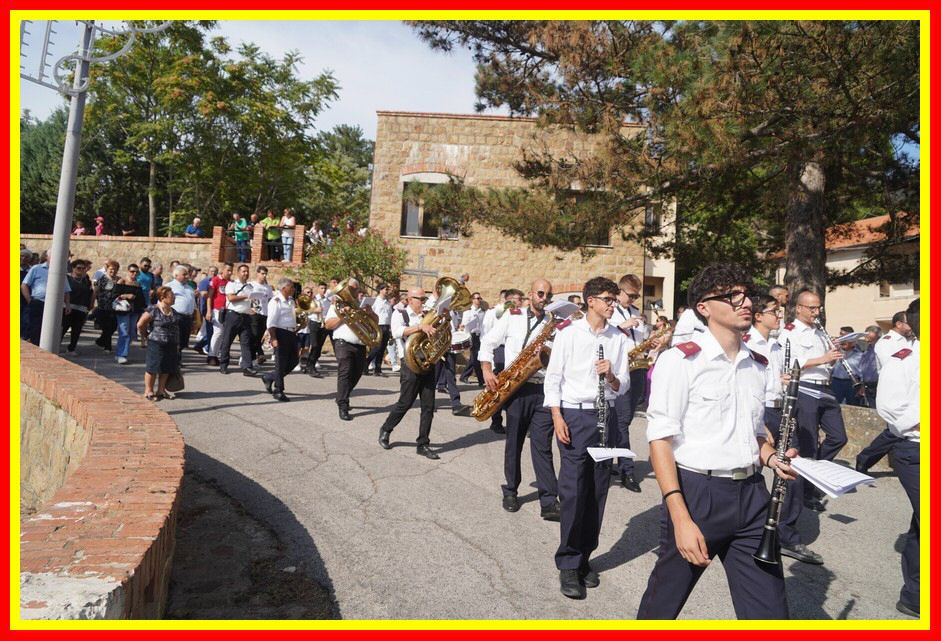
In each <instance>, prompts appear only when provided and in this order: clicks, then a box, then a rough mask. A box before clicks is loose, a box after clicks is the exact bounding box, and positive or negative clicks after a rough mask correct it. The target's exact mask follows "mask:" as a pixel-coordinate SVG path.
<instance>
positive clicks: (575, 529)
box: [530, 277, 630, 599]
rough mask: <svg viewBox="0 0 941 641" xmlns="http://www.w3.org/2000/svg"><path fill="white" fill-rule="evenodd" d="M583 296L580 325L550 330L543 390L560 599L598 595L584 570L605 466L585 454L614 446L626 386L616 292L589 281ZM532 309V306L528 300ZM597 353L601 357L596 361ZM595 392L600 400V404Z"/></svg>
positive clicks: (608, 284)
mask: <svg viewBox="0 0 941 641" xmlns="http://www.w3.org/2000/svg"><path fill="white" fill-rule="evenodd" d="M582 295H583V297H584V299H585V302H586V304H587V306H588V311H587V312H586V314H585V316H584V317H583V318H580V319H578V320H576V321H574V322H572V323H570V324H568V323H566V322H563V323H559V324H558V325H556V334H555V337H554V339H553V343H552V354H551V356H550V357H549V365H548V366H547V367H546V380H545V383H544V384H543V393H544V395H545V401H544V403H545V406H546V407H548V408H549V411H550V412H551V414H552V425H553V429H554V431H555V435H556V439H557V441H558V445H559V454H560V456H561V459H562V460H561V464H560V467H559V501H560V504H561V524H560V526H561V527H560V534H561V536H560V539H561V541H560V543H559V548H558V550H556V553H555V564H556V567H557V568H558V569H559V583H560V588H561V592H562V594H564V595H565V596H567V597H569V598H570V599H584V598H585V595H586V592H585V588H586V587H589V588H591V587H597V586H598V585H599V583H600V578H599V577H598V573H597V572H595V571H594V570H593V569H592V568H591V565H590V564H589V557H590V556H591V553H592V552H594V550H595V549H596V548H597V547H598V535H599V533H600V532H601V522H602V519H603V518H604V506H605V501H606V500H607V498H608V486H609V485H610V480H609V477H610V475H611V462H610V461H604V462H599V463H595V462H594V461H593V459H592V458H591V456H590V455H589V454H588V448H589V447H595V446H601V447H612V446H613V445H614V444H615V442H616V440H617V433H616V429H617V419H616V416H615V413H614V399H615V398H617V397H618V396H619V395H621V394H626V393H627V391H628V387H629V386H630V375H629V371H628V367H627V339H626V338H625V337H624V334H622V333H621V332H620V331H618V330H617V329H616V328H615V327H613V326H612V325H610V324H609V322H608V321H609V320H610V319H611V314H612V313H613V311H614V303H615V301H616V300H617V295H618V286H617V285H615V284H614V281H611V280H609V279H607V278H602V277H597V278H592V279H591V280H589V281H588V282H586V283H585V286H584V287H583V289H582ZM530 300H531V301H532V299H530ZM599 348H601V349H602V350H603V352H604V353H603V354H599ZM599 388H600V392H601V395H603V398H601V399H599V398H598V397H599ZM599 400H600V401H601V402H602V403H604V404H606V405H607V407H608V409H607V420H606V421H605V424H604V425H603V426H601V427H602V428H603V429H602V430H599V425H598V408H597V407H598V406H597V402H598V401H599Z"/></svg>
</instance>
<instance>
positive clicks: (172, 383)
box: [166, 372, 185, 392]
mask: <svg viewBox="0 0 941 641" xmlns="http://www.w3.org/2000/svg"><path fill="white" fill-rule="evenodd" d="M184 387H185V384H184V381H183V374H181V373H180V372H173V373H172V374H170V375H169V376H167V384H166V390H167V391H168V392H182V391H183V388H184Z"/></svg>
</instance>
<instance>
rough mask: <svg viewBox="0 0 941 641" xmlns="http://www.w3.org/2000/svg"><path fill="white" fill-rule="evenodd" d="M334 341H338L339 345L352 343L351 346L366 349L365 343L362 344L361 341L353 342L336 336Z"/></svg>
mask: <svg viewBox="0 0 941 641" xmlns="http://www.w3.org/2000/svg"><path fill="white" fill-rule="evenodd" d="M333 342H334V343H337V344H338V345H350V346H351V347H362V348H364V349H365V347H366V346H365V345H360V344H359V343H351V342H350V341H345V340H343V339H342V338H336V339H334V341H333Z"/></svg>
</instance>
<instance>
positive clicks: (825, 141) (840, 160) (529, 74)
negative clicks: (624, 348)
mask: <svg viewBox="0 0 941 641" xmlns="http://www.w3.org/2000/svg"><path fill="white" fill-rule="evenodd" d="M413 26H414V27H415V29H416V31H417V32H418V35H419V36H420V37H421V38H423V39H424V40H425V41H426V42H428V43H429V44H430V45H431V46H432V47H433V48H436V49H440V50H445V51H447V50H450V49H451V48H453V47H454V46H466V47H469V48H470V49H471V50H472V51H473V54H474V57H475V60H476V61H477V63H478V68H477V78H476V82H477V95H478V97H479V101H480V102H479V105H478V107H479V108H481V109H483V108H486V107H504V106H505V107H508V108H509V110H510V111H511V113H513V114H521V115H535V116H537V117H538V118H539V122H540V124H543V125H556V126H561V127H567V128H574V129H577V130H579V131H582V132H586V133H592V134H598V135H600V136H603V137H604V138H605V140H606V148H605V149H604V150H603V151H602V152H601V153H598V154H596V155H595V156H593V157H592V158H575V157H571V156H568V157H562V156H552V155H548V154H545V153H542V154H532V153H530V154H528V155H527V156H526V157H524V159H523V160H522V161H521V163H520V165H519V167H518V169H519V171H520V173H521V174H522V175H523V176H524V177H526V178H528V179H529V180H530V181H531V183H532V185H533V186H534V188H536V189H538V190H542V191H543V192H545V193H546V194H547V195H548V197H546V198H543V199H542V200H543V202H544V203H546V205H547V208H546V209H543V210H536V211H533V212H531V215H529V216H527V221H522V222H521V221H515V223H514V224H515V225H516V226H515V227H513V226H511V225H510V224H508V223H509V216H503V217H502V218H503V219H504V220H501V216H494V214H493V213H492V212H491V213H490V214H489V215H490V216H491V218H492V219H493V220H492V222H493V224H496V225H497V226H498V227H501V228H502V229H505V230H507V231H510V232H511V233H513V234H514V235H516V236H517V237H519V238H521V239H523V240H527V241H529V240H530V238H537V239H538V238H540V237H543V238H544V237H545V234H546V230H547V229H548V228H549V227H548V224H549V221H551V220H553V218H554V217H556V216H557V215H558V203H560V202H563V199H561V198H560V196H561V195H563V194H564V193H565V192H566V191H568V190H570V189H571V186H572V185H573V184H578V185H582V186H583V187H582V188H583V189H586V190H592V189H600V190H604V192H605V193H608V194H612V195H614V196H616V200H617V203H616V206H612V207H605V208H602V209H600V210H599V216H601V217H603V218H604V222H605V223H606V224H607V225H608V226H623V225H627V226H628V228H630V226H631V225H633V229H634V230H633V231H628V232H627V233H628V235H632V236H633V237H635V238H638V239H641V240H647V241H648V244H649V246H653V247H654V251H657V250H660V251H665V252H668V253H672V252H673V251H674V250H677V249H682V248H683V247H684V246H689V244H688V243H687V244H685V245H684V243H683V240H684V238H683V235H684V234H687V233H692V234H693V235H696V234H697V233H707V234H714V233H719V234H722V233H728V231H729V230H742V229H752V230H754V233H753V237H754V240H753V241H752V243H753V246H752V247H751V251H753V252H754V253H756V254H757V255H759V256H767V255H768V254H770V252H771V251H772V250H773V249H780V248H781V247H784V249H785V251H786V254H787V275H786V278H785V284H787V285H789V286H790V287H791V288H792V290H796V289H799V288H801V287H805V286H806V287H811V288H812V289H815V290H816V291H818V292H820V294H821V295H824V293H825V291H824V290H825V287H824V284H825V279H826V269H825V264H824V258H825V250H824V230H825V229H826V227H827V226H828V225H830V224H832V223H838V222H843V221H846V220H852V219H854V218H858V217H859V216H860V213H861V211H863V210H869V211H872V210H877V211H886V210H894V208H896V207H898V206H899V202H898V198H899V196H900V195H902V194H905V193H907V194H908V195H909V196H910V195H911V192H912V190H910V189H909V190H906V189H900V188H899V184H898V183H899V181H900V180H901V182H902V183H908V184H911V182H912V181H913V180H914V175H915V174H916V173H917V172H916V171H915V168H914V164H913V163H911V162H910V161H909V160H908V159H907V158H906V157H905V156H904V154H899V153H898V150H897V147H898V146H899V145H900V144H901V143H903V142H908V143H912V144H918V143H919V140H920V138H919V137H920V133H919V132H920V125H919V123H920V120H919V118H920V116H919V74H920V68H919V65H920V58H919V24H918V23H916V22H905V21H877V22H867V21H826V22H822V21H821V22H801V21H797V22H793V21H792V22H784V21H774V22H770V21H769V22H754V21H750V22H703V21H688V22H643V21H627V22H617V21H593V22H572V21H565V22H552V21H468V22H454V21H429V22H418V23H413ZM626 121H631V122H634V123H641V124H642V126H643V130H642V132H641V134H640V135H625V128H624V123H625V122H626ZM671 202H676V204H677V211H678V220H677V227H678V232H677V240H676V244H675V245H673V246H660V247H656V244H657V242H658V241H657V239H656V238H655V237H652V236H651V234H650V233H649V232H648V231H646V230H644V229H643V227H642V226H639V225H636V224H635V223H636V218H637V216H638V215H640V214H639V212H642V211H644V210H645V209H646V207H647V206H649V205H651V204H654V205H656V204H657V203H671ZM903 208H905V209H907V210H908V211H911V212H913V213H915V214H916V215H917V211H918V204H917V198H915V199H906V202H905V203H904V205H903ZM554 210H555V211H554ZM470 215H473V214H470ZM589 227H590V226H589ZM580 229H581V227H578V228H577V229H569V230H567V231H566V233H562V234H560V233H553V234H552V238H550V239H548V240H549V242H552V243H553V244H556V245H557V246H562V245H563V243H566V242H567V243H571V242H572V237H573V234H574V235H575V236H576V237H578V235H579V230H580ZM560 231H561V230H560ZM589 233H593V231H592V230H589ZM588 237H589V236H587V235H582V237H581V238H578V239H577V240H578V241H579V242H582V243H584V242H586V241H587V238H588ZM687 240H688V239H687ZM726 245H727V243H722V242H717V243H714V247H715V250H716V251H719V252H722V251H726V250H727V246H726ZM696 247H698V248H700V249H702V248H703V247H704V246H703V245H696ZM699 257H701V258H707V257H706V256H703V255H702V254H700V256H699ZM711 258H712V259H722V258H723V256H722V254H721V253H720V254H718V255H715V256H712V257H711Z"/></svg>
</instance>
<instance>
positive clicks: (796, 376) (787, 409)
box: [752, 365, 801, 565]
mask: <svg viewBox="0 0 941 641" xmlns="http://www.w3.org/2000/svg"><path fill="white" fill-rule="evenodd" d="M800 376H801V370H800V366H798V365H794V369H792V370H791V380H790V382H789V383H788V385H787V393H786V394H785V395H784V407H783V408H782V409H781V427H780V428H779V429H778V437H779V438H778V443H777V448H776V452H775V456H777V459H778V461H780V462H782V463H787V462H788V461H787V457H786V456H785V453H786V452H787V448H788V446H789V444H790V441H791V437H792V436H793V434H794V433H795V432H797V394H798V392H797V388H798V387H799V385H800ZM786 493H787V481H785V480H784V479H782V478H781V477H780V476H778V475H777V474H775V475H774V483H773V484H772V485H771V501H770V502H769V503H768V516H767V518H766V519H765V528H764V531H763V532H762V533H761V542H760V543H759V544H758V549H757V550H756V551H755V553H754V554H753V555H752V556H753V557H754V558H755V560H756V561H760V562H761V563H767V564H769V565H780V564H781V545H780V543H779V541H778V523H779V522H780V520H781V508H782V507H783V506H784V496H785V494H786Z"/></svg>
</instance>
